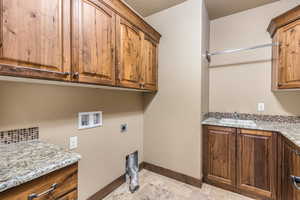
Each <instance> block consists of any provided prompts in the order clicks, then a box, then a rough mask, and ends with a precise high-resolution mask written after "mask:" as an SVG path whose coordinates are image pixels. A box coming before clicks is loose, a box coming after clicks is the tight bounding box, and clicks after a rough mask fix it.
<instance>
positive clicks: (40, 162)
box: [0, 140, 81, 192]
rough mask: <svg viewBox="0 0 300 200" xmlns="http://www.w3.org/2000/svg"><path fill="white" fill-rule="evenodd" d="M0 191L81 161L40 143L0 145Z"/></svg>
mask: <svg viewBox="0 0 300 200" xmlns="http://www.w3.org/2000/svg"><path fill="white" fill-rule="evenodd" d="M0 154H1V156H0V192H3V191H4V190H7V189H9V188H12V187H15V186H18V185H20V184H22V183H25V182H28V181H31V180H33V179H36V178H38V177H41V176H43V175H46V174H48V173H50V172H53V171H55V170H58V169H61V168H63V167H66V166H68V165H71V164H74V163H76V162H78V161H79V160H80V159H81V156H80V155H79V154H77V153H73V152H70V151H67V150H66V149H64V148H62V147H59V146H57V145H53V144H49V143H45V142H41V141H39V140H33V141H27V142H20V143H15V144H7V145H0Z"/></svg>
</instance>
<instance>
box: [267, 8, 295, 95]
mask: <svg viewBox="0 0 300 200" xmlns="http://www.w3.org/2000/svg"><path fill="white" fill-rule="evenodd" d="M268 31H269V33H270V34H271V37H272V38H273V42H274V43H278V45H277V46H274V47H273V53H272V55H273V56H272V71H273V72H272V89H273V90H277V89H297V88H298V89H299V88H300V6H297V7H296V8H294V9H292V10H290V11H288V12H286V13H284V14H282V15H280V16H278V17H276V18H274V19H273V20H272V21H271V23H270V25H269V27H268Z"/></svg>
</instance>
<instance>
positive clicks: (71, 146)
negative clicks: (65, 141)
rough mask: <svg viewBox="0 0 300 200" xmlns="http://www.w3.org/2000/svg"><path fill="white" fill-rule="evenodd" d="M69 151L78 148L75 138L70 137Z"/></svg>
mask: <svg viewBox="0 0 300 200" xmlns="http://www.w3.org/2000/svg"><path fill="white" fill-rule="evenodd" d="M69 145H70V146H69V148H70V149H76V148H77V147H78V137H77V136H72V137H70V144H69Z"/></svg>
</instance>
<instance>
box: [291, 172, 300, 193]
mask: <svg viewBox="0 0 300 200" xmlns="http://www.w3.org/2000/svg"><path fill="white" fill-rule="evenodd" d="M291 179H292V182H293V185H294V187H295V188H296V189H297V190H300V186H299V185H298V184H299V183H300V177H298V176H293V175H291Z"/></svg>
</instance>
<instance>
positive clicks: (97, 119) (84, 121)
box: [78, 111, 102, 129]
mask: <svg viewBox="0 0 300 200" xmlns="http://www.w3.org/2000/svg"><path fill="white" fill-rule="evenodd" d="M99 126H102V112H101V111H97V112H81V113H78V129H86V128H95V127H99Z"/></svg>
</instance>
